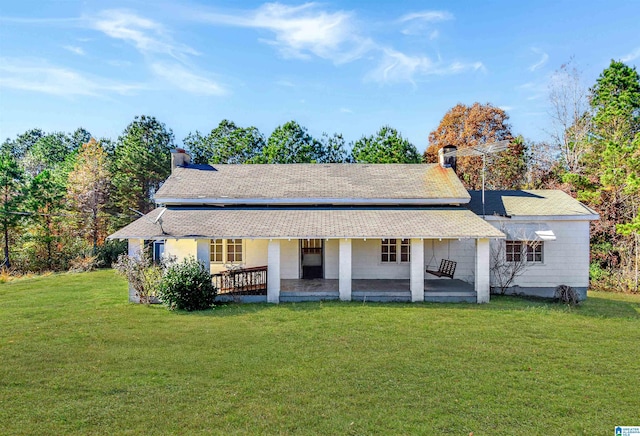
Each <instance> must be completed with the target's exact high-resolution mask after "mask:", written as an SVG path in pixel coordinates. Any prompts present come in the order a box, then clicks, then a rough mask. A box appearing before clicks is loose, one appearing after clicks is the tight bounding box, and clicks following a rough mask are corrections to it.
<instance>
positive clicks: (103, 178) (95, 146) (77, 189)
mask: <svg viewBox="0 0 640 436" xmlns="http://www.w3.org/2000/svg"><path fill="white" fill-rule="evenodd" d="M107 166H108V161H107V154H106V153H105V151H104V150H103V149H102V146H101V145H100V143H99V142H97V141H96V140H95V139H93V138H91V139H90V140H89V141H88V142H87V143H85V144H83V145H82V148H81V149H80V152H79V154H78V158H77V160H76V163H75V166H74V168H73V171H72V172H71V173H70V174H69V179H68V182H67V204H68V205H69V207H70V208H71V209H72V210H74V211H75V212H76V213H78V218H79V219H78V227H79V229H80V232H81V234H82V235H83V237H84V238H85V239H88V240H89V241H90V243H91V244H92V247H93V255H94V256H95V254H96V252H97V249H98V243H100V242H102V241H103V240H104V238H105V237H106V233H107V216H105V214H104V211H105V209H106V207H107V200H108V197H109V187H110V182H111V175H110V173H109V170H108V168H107Z"/></svg>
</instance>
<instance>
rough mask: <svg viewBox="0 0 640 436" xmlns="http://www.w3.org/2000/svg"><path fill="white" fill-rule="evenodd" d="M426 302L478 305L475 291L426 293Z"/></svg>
mask: <svg viewBox="0 0 640 436" xmlns="http://www.w3.org/2000/svg"><path fill="white" fill-rule="evenodd" d="M424 301H425V302H428V303H476V302H477V301H478V297H477V295H476V292H475V291H444V292H442V291H438V292H425V293H424Z"/></svg>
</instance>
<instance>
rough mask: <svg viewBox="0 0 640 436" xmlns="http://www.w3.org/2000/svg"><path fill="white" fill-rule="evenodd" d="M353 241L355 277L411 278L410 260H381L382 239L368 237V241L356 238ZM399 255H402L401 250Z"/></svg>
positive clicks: (353, 272) (353, 270)
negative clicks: (391, 261) (390, 261)
mask: <svg viewBox="0 0 640 436" xmlns="http://www.w3.org/2000/svg"><path fill="white" fill-rule="evenodd" d="M352 243H353V245H352V252H351V259H352V277H353V279H356V280H357V279H403V280H409V268H410V263H409V262H402V263H400V262H397V263H388V262H382V261H381V259H380V244H381V242H380V239H367V240H366V241H365V240H362V239H354V240H353V241H352ZM398 250H399V249H398ZM398 256H400V253H399V252H398Z"/></svg>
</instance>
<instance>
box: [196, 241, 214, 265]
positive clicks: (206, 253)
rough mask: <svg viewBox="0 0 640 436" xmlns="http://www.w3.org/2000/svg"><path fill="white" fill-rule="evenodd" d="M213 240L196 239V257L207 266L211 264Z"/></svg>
mask: <svg viewBox="0 0 640 436" xmlns="http://www.w3.org/2000/svg"><path fill="white" fill-rule="evenodd" d="M210 251H211V240H210V239H196V259H197V260H198V262H200V263H201V264H203V265H204V266H206V267H210V266H211V254H210Z"/></svg>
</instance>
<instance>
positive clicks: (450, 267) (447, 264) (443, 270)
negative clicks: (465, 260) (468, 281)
mask: <svg viewBox="0 0 640 436" xmlns="http://www.w3.org/2000/svg"><path fill="white" fill-rule="evenodd" d="M447 257H451V240H449V239H447ZM432 262H433V267H435V266H436V251H435V247H434V243H433V239H432V240H431V259H429V263H427V268H426V271H425V272H428V273H429V274H433V275H434V276H437V277H448V278H450V279H452V278H453V274H454V273H455V272H456V265H458V263H457V262H454V261H453V260H449V259H442V260H441V261H440V268H438V269H437V270H433V269H429V266H430V265H431V263H432Z"/></svg>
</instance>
